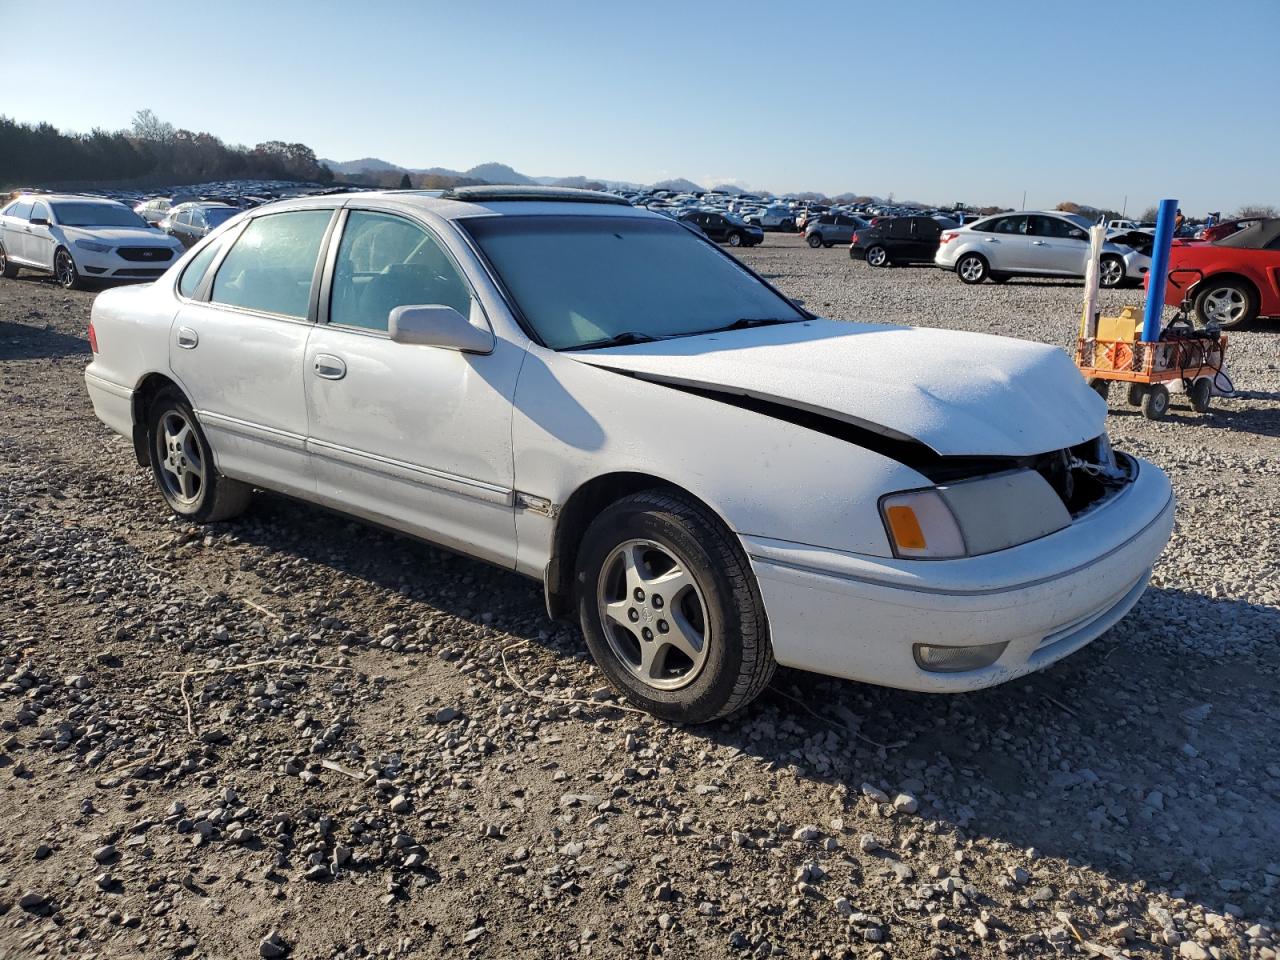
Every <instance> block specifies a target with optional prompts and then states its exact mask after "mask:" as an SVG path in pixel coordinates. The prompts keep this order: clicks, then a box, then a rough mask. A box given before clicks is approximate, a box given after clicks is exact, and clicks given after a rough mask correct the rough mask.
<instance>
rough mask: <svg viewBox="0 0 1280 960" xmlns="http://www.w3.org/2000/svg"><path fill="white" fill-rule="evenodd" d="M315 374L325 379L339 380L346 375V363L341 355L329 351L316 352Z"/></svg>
mask: <svg viewBox="0 0 1280 960" xmlns="http://www.w3.org/2000/svg"><path fill="white" fill-rule="evenodd" d="M315 371H316V376H317V377H321V378H323V379H325V380H341V379H342V378H343V377H345V376H346V375H347V365H346V364H345V363H344V362H343V360H342V358H341V357H335V356H333V355H332V354H329V353H318V354H316V363H315Z"/></svg>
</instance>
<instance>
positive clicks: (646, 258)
mask: <svg viewBox="0 0 1280 960" xmlns="http://www.w3.org/2000/svg"><path fill="white" fill-rule="evenodd" d="M459 224H460V225H461V226H462V227H463V228H464V229H465V230H466V231H467V232H468V233H470V234H471V236H472V237H473V238H474V240H475V241H476V243H477V244H478V245H479V246H480V248H481V250H483V252H484V254H485V256H486V258H487V259H488V260H489V263H490V264H491V265H492V266H493V268H494V270H495V272H496V273H497V274H498V276H499V278H500V279H501V280H502V283H503V285H504V286H505V287H506V288H507V292H508V293H509V294H510V296H511V298H512V299H513V300H514V301H515V303H516V306H517V307H518V308H519V310H520V312H521V313H522V314H523V315H524V317H525V319H526V321H527V322H528V323H529V324H530V326H532V327H533V329H534V331H535V332H536V333H537V335H538V336H539V338H540V339H541V340H542V342H543V343H545V344H546V345H547V346H549V347H551V348H552V349H554V350H571V349H574V348H575V347H582V346H585V345H598V344H600V343H601V342H602V341H608V340H611V339H613V338H616V337H625V336H626V335H633V337H632V338H633V339H661V338H665V337H681V336H690V335H692V334H696V333H703V332H706V331H709V330H715V329H720V328H723V327H727V326H729V325H730V324H734V323H739V322H741V321H747V320H751V321H766V320H772V321H793V320H803V319H804V317H803V315H802V314H800V313H799V312H798V311H797V310H796V308H795V307H794V306H792V304H791V303H790V302H789V301H787V300H786V299H784V298H783V297H782V296H781V295H780V294H778V293H775V292H774V291H773V290H771V289H770V288H769V287H768V286H766V285H765V284H763V283H761V282H760V281H759V280H758V279H756V278H755V277H754V276H752V275H751V274H750V273H748V272H747V270H746V269H745V268H744V267H743V266H742V265H741V264H739V263H738V262H737V261H736V260H734V259H733V258H732V257H730V256H729V255H728V254H724V253H721V252H720V251H719V250H717V249H716V248H715V247H714V246H712V245H711V244H709V243H707V242H706V241H705V240H702V239H700V238H699V237H698V236H696V235H695V234H693V233H691V232H690V231H688V230H686V229H685V228H683V227H681V226H680V225H679V224H677V223H674V222H672V221H670V220H659V219H656V218H654V219H650V218H647V217H643V218H642V217H598V216H577V217H575V216H563V217H549V216H533V217H475V218H469V219H466V220H462V221H459Z"/></svg>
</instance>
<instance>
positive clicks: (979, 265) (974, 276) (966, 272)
mask: <svg viewBox="0 0 1280 960" xmlns="http://www.w3.org/2000/svg"><path fill="white" fill-rule="evenodd" d="M988 273H990V269H989V268H988V267H987V261H986V260H984V259H982V257H980V256H978V255H977V254H976V253H966V254H965V255H964V256H963V257H961V258H960V259H959V260H958V261H957V262H956V275H957V276H958V277H959V278H960V281H961V282H962V283H981V282H982V281H983V280H985V279H987V274H988Z"/></svg>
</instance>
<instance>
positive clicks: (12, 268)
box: [0, 244, 18, 280]
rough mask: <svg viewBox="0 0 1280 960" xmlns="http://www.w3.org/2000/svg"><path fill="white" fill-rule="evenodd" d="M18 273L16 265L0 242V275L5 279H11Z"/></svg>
mask: <svg viewBox="0 0 1280 960" xmlns="http://www.w3.org/2000/svg"><path fill="white" fill-rule="evenodd" d="M17 275H18V265H17V264H16V263H14V262H13V261H12V260H10V259H9V255H8V254H7V253H5V252H4V244H0V276H2V277H4V278H5V279H6V280H12V279H13V278H14V277H16V276H17Z"/></svg>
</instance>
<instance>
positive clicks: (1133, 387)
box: [1129, 383, 1147, 407]
mask: <svg viewBox="0 0 1280 960" xmlns="http://www.w3.org/2000/svg"><path fill="white" fill-rule="evenodd" d="M1146 392H1147V391H1146V390H1144V389H1143V387H1142V384H1140V383H1131V384H1129V406H1131V407H1140V406H1142V396H1143V394H1145V393H1146Z"/></svg>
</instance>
